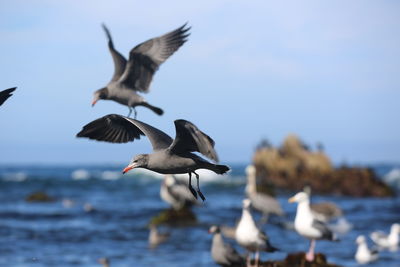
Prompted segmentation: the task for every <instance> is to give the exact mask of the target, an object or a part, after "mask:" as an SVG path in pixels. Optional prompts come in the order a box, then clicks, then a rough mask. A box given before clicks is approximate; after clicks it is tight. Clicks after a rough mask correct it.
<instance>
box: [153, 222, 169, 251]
mask: <svg viewBox="0 0 400 267" xmlns="http://www.w3.org/2000/svg"><path fill="white" fill-rule="evenodd" d="M149 228H150V233H149V247H150V248H152V249H153V248H156V247H158V245H160V244H161V243H164V242H165V241H167V240H168V238H169V237H170V233H159V232H158V230H157V226H155V225H154V224H151V225H150V226H149Z"/></svg>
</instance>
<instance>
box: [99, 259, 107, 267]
mask: <svg viewBox="0 0 400 267" xmlns="http://www.w3.org/2000/svg"><path fill="white" fill-rule="evenodd" d="M98 262H99V263H100V264H102V265H103V267H110V260H109V259H107V258H100V259H98Z"/></svg>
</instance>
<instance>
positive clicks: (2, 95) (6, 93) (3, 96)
mask: <svg viewBox="0 0 400 267" xmlns="http://www.w3.org/2000/svg"><path fill="white" fill-rule="evenodd" d="M15 89H17V87H12V88H8V89H6V90H3V91H1V92H0V106H1V105H2V104H3V103H4V102H5V101H6V100H7V99H8V98H9V97H10V96H12V92H14V91H15Z"/></svg>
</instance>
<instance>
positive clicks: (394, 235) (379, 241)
mask: <svg viewBox="0 0 400 267" xmlns="http://www.w3.org/2000/svg"><path fill="white" fill-rule="evenodd" d="M399 234H400V224H398V223H394V224H392V227H390V233H389V235H387V234H385V233H383V232H381V231H376V232H373V233H371V235H370V237H371V239H372V241H374V243H375V244H376V245H378V246H379V247H381V248H386V249H390V250H396V249H397V246H398V245H399Z"/></svg>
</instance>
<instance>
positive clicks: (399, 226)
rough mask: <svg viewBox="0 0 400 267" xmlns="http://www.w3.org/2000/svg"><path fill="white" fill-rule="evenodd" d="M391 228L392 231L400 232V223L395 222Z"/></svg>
mask: <svg viewBox="0 0 400 267" xmlns="http://www.w3.org/2000/svg"><path fill="white" fill-rule="evenodd" d="M390 230H391V232H396V233H398V234H400V224H398V223H394V224H393V225H392V227H391V229H390Z"/></svg>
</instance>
